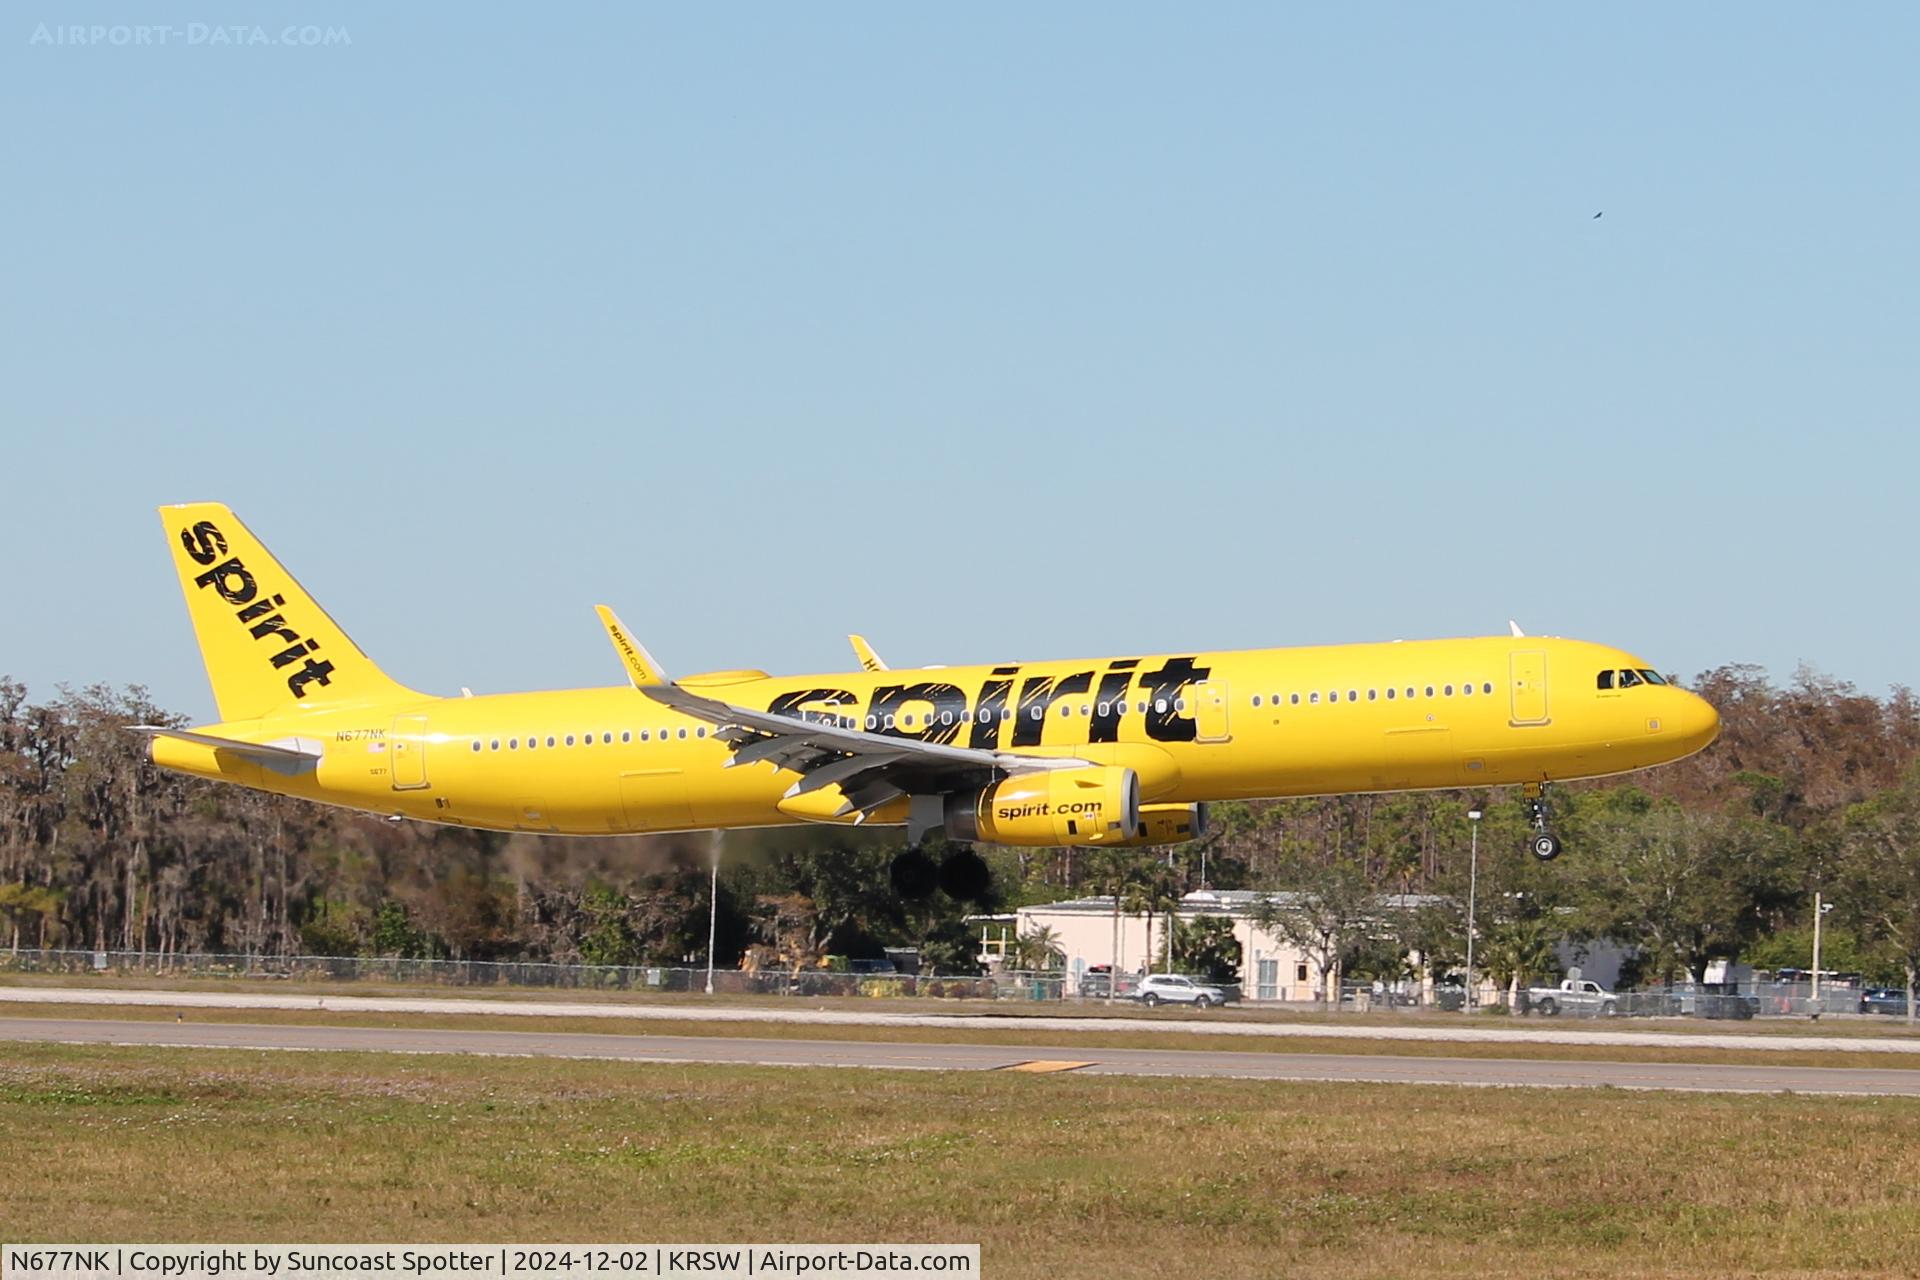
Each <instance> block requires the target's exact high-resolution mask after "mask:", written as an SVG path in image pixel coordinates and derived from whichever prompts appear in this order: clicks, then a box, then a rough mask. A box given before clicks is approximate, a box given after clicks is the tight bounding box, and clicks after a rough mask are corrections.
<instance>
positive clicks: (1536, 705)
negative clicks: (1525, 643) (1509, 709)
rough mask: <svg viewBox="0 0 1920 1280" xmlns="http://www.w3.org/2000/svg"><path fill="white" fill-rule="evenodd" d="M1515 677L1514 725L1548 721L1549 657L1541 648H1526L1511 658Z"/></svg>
mask: <svg viewBox="0 0 1920 1280" xmlns="http://www.w3.org/2000/svg"><path fill="white" fill-rule="evenodd" d="M1508 673H1509V675H1510V676H1511V677H1512V689H1513V723H1515V724H1545V723H1546V722H1547V655H1546V652H1545V651H1544V650H1541V649H1526V650H1522V651H1520V652H1518V653H1515V654H1513V655H1512V656H1511V657H1510V658H1509V659H1508Z"/></svg>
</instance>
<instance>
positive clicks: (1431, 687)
mask: <svg viewBox="0 0 1920 1280" xmlns="http://www.w3.org/2000/svg"><path fill="white" fill-rule="evenodd" d="M1427 696H1428V697H1429V698H1431V697H1432V696H1433V686H1432V685H1428V686H1427Z"/></svg>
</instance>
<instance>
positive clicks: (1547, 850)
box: [1520, 782, 1560, 862]
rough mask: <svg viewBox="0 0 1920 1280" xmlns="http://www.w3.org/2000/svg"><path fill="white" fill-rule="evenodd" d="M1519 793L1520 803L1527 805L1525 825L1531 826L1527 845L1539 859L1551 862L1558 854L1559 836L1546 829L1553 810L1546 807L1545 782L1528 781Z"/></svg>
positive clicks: (1550, 821)
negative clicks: (1531, 836)
mask: <svg viewBox="0 0 1920 1280" xmlns="http://www.w3.org/2000/svg"><path fill="white" fill-rule="evenodd" d="M1520 794H1521V797H1522V798H1521V803H1523V804H1525V805H1526V806H1527V825H1528V826H1531V827H1532V828H1533V838H1532V839H1531V840H1529V841H1528V842H1527V846H1528V848H1529V849H1531V850H1532V851H1533V856H1534V857H1536V858H1538V859H1539V860H1540V861H1542V862H1552V861H1553V860H1554V859H1555V858H1557V857H1559V856H1560V837H1559V836H1556V835H1554V834H1553V832H1552V831H1550V830H1548V829H1547V828H1548V826H1549V825H1550V824H1551V823H1552V821H1553V810H1552V809H1550V808H1548V807H1547V784H1546V783H1544V782H1530V783H1528V784H1527V785H1526V787H1525V788H1524V789H1522V791H1521V793H1520Z"/></svg>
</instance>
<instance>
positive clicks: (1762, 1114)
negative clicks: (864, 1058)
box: [0, 1044, 1920, 1280]
mask: <svg viewBox="0 0 1920 1280" xmlns="http://www.w3.org/2000/svg"><path fill="white" fill-rule="evenodd" d="M1916 1187H1920V1102H1913V1101H1902V1100H1886V1099H1847V1100H1838V1099H1808V1098H1795V1097H1778V1098H1774V1097H1746V1096H1742V1097H1715V1096H1706V1095H1664V1094H1624V1093H1613V1092H1607V1091H1579V1092H1550V1091H1525V1090H1492V1089H1438V1088H1412V1087H1387V1086H1350V1085H1298V1084H1271V1083H1262V1082H1251V1081H1232V1080H1220V1081H1200V1080H1181V1081H1169V1080H1132V1079H1118V1078H1111V1077H1108V1078H1099V1077H1072V1076H1065V1077H1062V1076H1051V1077H1048V1076H1041V1077H1033V1076H1019V1075H1006V1074H971V1073H967V1074H921V1073H891V1072H866V1071H860V1072H854V1071H829V1070H820V1071H816V1070H782V1069H768V1068H716V1067H699V1068H685V1067H669V1066H659V1065H634V1064H623V1063H605V1062H584V1061H533V1060H521V1059H500V1058H484V1059H469V1058H452V1057H405V1058H402V1057H393V1056H381V1055H361V1054H311V1053H302V1054H285V1053H278V1054H276V1053H252V1052H228V1051H207V1050H160V1049H117V1048H95V1047H70V1046H58V1045H29V1044H9V1045H5V1046H0V1236H4V1237H5V1238H7V1239H9V1240H15V1241H25V1240H75V1241H86V1240H110V1239H111V1240H206V1241H216V1240H231V1241H239V1240H278V1241H290V1240H308V1241H335V1240H344V1241H352V1240H396V1241H402V1240H413V1241H461V1240H530V1241H531V1240H550V1241H551V1240H599V1239H605V1240H626V1241H649V1240H696V1239H698V1240H750V1241H760V1240H766V1241H775V1240H790V1241H830V1240H881V1241H886V1240H927V1241H943V1240H952V1241H963V1242H971V1241H978V1242H980V1243H981V1244H982V1245H983V1246H984V1249H983V1253H984V1258H985V1270H986V1273H987V1274H988V1275H989V1276H990V1277H994V1278H995V1280H999V1278H1003V1277H1005V1278H1010V1277H1035V1278H1040V1277H1048V1278H1052V1277H1065V1278H1074V1277H1088V1278H1093V1277H1100V1278H1103V1280H1104V1278H1107V1277H1136V1276H1137V1277H1148V1276H1151V1277H1155V1280H1166V1278H1168V1277H1176V1276H1177V1277H1185V1276H1196V1277H1238V1276H1309V1275H1338V1276H1355V1277H1389V1276H1392V1277H1399V1276H1435V1275H1472V1276H1474V1277H1477V1278H1479V1280H1495V1278H1499V1277H1527V1278H1528V1280H1533V1278H1534V1277H1540V1276H1594V1277H1598V1276H1609V1277H1612V1276H1701V1277H1705V1276H1716V1277H1717V1276H1734V1275H1794V1276H1813V1275H1858V1274H1880V1275H1910V1274H1912V1273H1913V1270H1914V1268H1915V1265H1916V1264H1915V1262H1914V1258H1913V1252H1912V1248H1913V1246H1912V1242H1913V1241H1914V1240H1915V1239H1920V1194H1916V1192H1915V1188H1916Z"/></svg>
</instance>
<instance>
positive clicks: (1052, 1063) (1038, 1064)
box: [1000, 1058, 1094, 1075]
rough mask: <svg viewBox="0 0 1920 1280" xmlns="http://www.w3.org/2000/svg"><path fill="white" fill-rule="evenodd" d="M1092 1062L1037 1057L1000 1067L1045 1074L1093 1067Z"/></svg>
mask: <svg viewBox="0 0 1920 1280" xmlns="http://www.w3.org/2000/svg"><path fill="white" fill-rule="evenodd" d="M1093 1065H1094V1064H1093V1063H1091V1062H1062V1061H1058V1060H1056V1059H1051V1058H1035V1059H1033V1060H1032V1061H1030V1062H1015V1063H1013V1064H1011V1065H1009V1066H1005V1067H1002V1068H1000V1069H1001V1070H1002V1071H1031V1072H1033V1073H1034V1074H1035V1075H1045V1074H1048V1073H1050V1072H1054V1071H1078V1070H1080V1068H1082V1067H1091V1066H1093Z"/></svg>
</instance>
